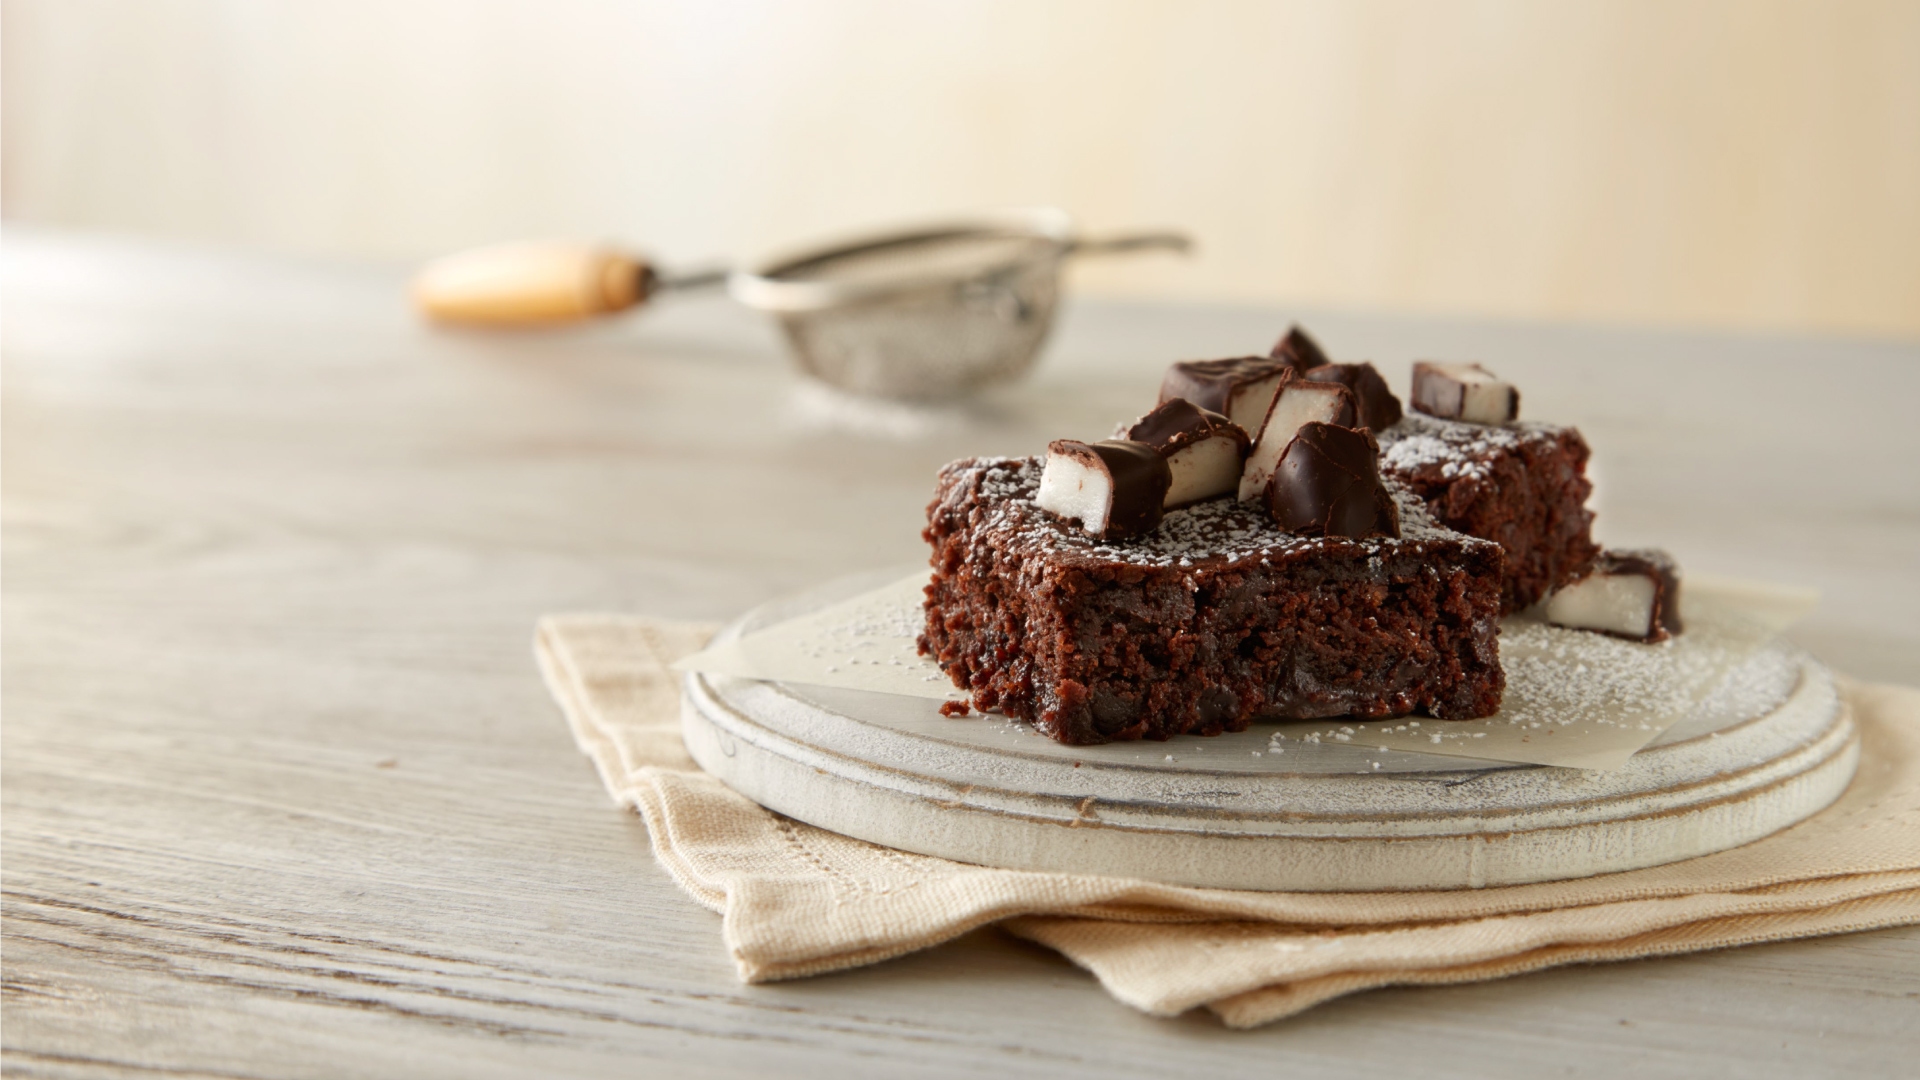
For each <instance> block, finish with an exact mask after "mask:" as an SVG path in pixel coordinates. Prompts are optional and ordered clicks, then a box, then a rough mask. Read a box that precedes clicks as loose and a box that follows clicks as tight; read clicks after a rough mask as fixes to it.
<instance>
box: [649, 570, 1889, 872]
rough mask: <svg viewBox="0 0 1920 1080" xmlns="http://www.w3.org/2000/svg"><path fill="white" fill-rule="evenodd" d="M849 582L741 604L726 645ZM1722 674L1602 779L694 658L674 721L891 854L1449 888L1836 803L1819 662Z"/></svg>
mask: <svg viewBox="0 0 1920 1080" xmlns="http://www.w3.org/2000/svg"><path fill="white" fill-rule="evenodd" d="M865 584H872V582H866V583H865ZM858 591H860V588H859V587H858V583H854V582H849V583H845V584H842V585H839V586H837V587H834V586H830V587H828V588H827V589H823V590H821V591H819V592H816V593H813V594H810V595H809V596H806V597H801V598H799V599H797V600H793V601H787V602H784V603H781V604H775V605H769V606H767V607H764V608H761V609H757V610H756V611H754V612H752V613H749V614H748V615H747V616H746V617H744V618H742V619H741V620H739V621H738V622H736V623H734V624H733V625H732V626H730V627H728V628H727V629H726V630H725V631H723V632H722V634H721V639H722V640H724V639H726V638H728V637H731V636H737V635H739V634H741V633H743V632H746V631H749V630H752V629H757V628H759V627H761V626H766V625H771V624H772V623H774V622H776V621H780V620H783V619H786V618H791V617H793V616H795V615H799V614H803V613H805V612H806V611H809V610H815V609H817V608H818V607H820V606H824V605H825V604H827V603H830V602H832V601H834V600H838V599H842V598H844V597H846V596H850V595H853V594H854V593H855V592H858ZM1729 685H1730V686H1734V685H1737V686H1738V687H1739V689H1738V691H1737V692H1723V693H1719V694H1716V695H1714V697H1713V698H1712V699H1710V700H1709V701H1707V702H1706V703H1704V704H1703V705H1702V707H1701V708H1700V710H1699V711H1698V712H1697V713H1696V714H1695V715H1693V716H1691V717H1689V718H1688V719H1686V720H1683V721H1681V722H1680V723H1679V724H1677V725H1675V726H1674V727H1673V728H1671V729H1669V730H1668V731H1667V732H1666V733H1665V734H1663V735H1662V736H1661V737H1660V738H1659V739H1656V740H1655V741H1654V742H1653V743H1652V744H1650V745H1649V746H1648V747H1647V748H1645V749H1643V750H1641V751H1640V752H1639V753H1638V754H1635V755H1634V756H1633V757H1632V759H1630V760H1629V762H1628V763H1627V765H1626V766H1625V767H1623V768H1620V769H1617V770H1613V771H1608V772H1600V771H1590V770H1582V769H1567V768H1555V767H1549V766H1541V765H1514V764H1508V763H1503V762H1493V761H1478V760H1473V759H1468V758H1461V757H1444V756H1439V755H1433V754H1424V753H1410V752H1405V751H1393V752H1386V751H1382V750H1377V749H1372V748H1369V747H1365V746H1358V745H1353V744H1342V743H1334V742H1326V743H1300V742H1297V741H1289V742H1288V743H1287V749H1286V752H1285V753H1284V754H1275V753H1271V752H1269V747H1268V740H1269V736H1270V734H1271V733H1272V732H1273V731H1274V730H1275V727H1276V725H1273V724H1255V725H1254V726H1253V727H1252V728H1251V729H1250V730H1248V731H1245V732H1240V733H1238V734H1229V735H1221V736H1215V737H1212V738H1199V737H1182V738H1179V739H1175V740H1173V741H1171V742H1165V743H1115V744H1109V745H1106V746H1062V745H1060V744H1058V743H1055V742H1053V741H1052V740H1050V739H1047V738H1045V737H1043V736H1041V735H1038V734H1036V733H1035V732H1034V731H1033V730H1032V729H1031V728H1029V727H1027V726H1025V725H1023V724H1020V723H1017V722H1015V721H1011V720H1008V719H1007V718H1006V717H1003V716H999V715H997V714H989V715H985V716H981V715H978V714H976V715H974V716H972V717H967V718H961V719H949V718H947V717H944V716H941V715H940V714H939V711H938V708H939V702H937V701H933V700H929V699H921V698H908V697H900V696H896V695H892V694H877V693H870V692H866V691H858V690H847V689H837V688H828V687H817V686H804V685H797V684H787V683H773V682H760V681H756V680H750V679H738V678H732V677H729V676H722V675H710V674H701V673H698V672H693V673H689V674H688V675H687V676H686V686H685V698H684V702H685V707H684V710H683V722H682V728H683V732H684V735H685V738H686V744H687V748H688V749H689V750H690V751H691V752H692V754H693V757H694V760H696V761H698V762H699V763H700V766H701V767H702V768H704V769H706V770H707V771H708V772H710V773H712V774H714V775H715V776H718V777H719V778H720V779H721V780H722V781H724V782H725V783H726V784H727V785H728V786H730V787H732V788H733V789H734V790H736V791H739V792H741V793H742V794H744V795H746V796H747V797H748V798H751V799H753V800H754V801H755V802H758V803H760V804H761V805H763V806H765V807H767V808H768V809H771V810H774V811H777V812H779V813H781V814H785V815H787V816H789V817H792V818H796V819H798V820H800V821H804V822H808V823H810V824H813V825H817V826H820V827H821V828H824V829H830V830H832V831H834V832H837V833H842V834H844V835H847V836H853V837H858V838H860V839H863V840H868V841H871V842H873V843H876V844H883V845H885V846H887V847H892V848H899V849H902V850H905V851H915V852H921V853H924V854H928V855H938V856H942V857H945V858H949V859H956V860H959V861H962V862H970V863H978V864H981V865H986V866H999V867H1007V868H1011V869H1020V870H1048V871H1067V872H1079V873H1092V874H1108V875H1115V876H1121V877H1134V878H1143V879H1146V880H1151V881H1161V882H1168V883H1172V884H1182V885H1200V886H1213V887H1219V888H1233V889H1280V890H1311V891H1344V890H1377V889H1451V888H1464V887H1482V886H1493V885H1517V884H1523V883H1526V882H1533V881H1552V880H1559V879H1564V878H1574V877H1585V876H1588V875H1591V874H1603V873H1610V872H1613V871H1620V870H1632V869H1637V868H1639V867H1643V866H1654V865H1658V864H1660V863H1667V862H1674V861H1677V860H1680V859H1687V858H1692V857H1694V856H1697V855H1705V854H1708V853H1711V852H1715V851H1721V850H1724V849H1726V848H1731V847H1736V846H1738V845H1740V844H1745V843H1748V842H1750V841H1753V840H1757V839H1759V838H1761V837H1763V836H1766V835H1768V834H1770V833H1773V832H1776V831H1778V830H1780V829H1783V828H1786V827H1787V826H1789V825H1792V824H1794V823H1795V822H1798V821H1801V820H1803V819H1805V818H1807V817H1809V816H1811V815H1813V814H1814V813H1817V812H1818V811H1820V810H1821V809H1823V808H1825V807H1826V806H1828V805H1829V804H1831V803H1832V802H1833V801H1834V800H1835V799H1837V798H1838V797H1839V796H1840V793H1841V792H1842V791H1844V790H1845V789H1846V786H1847V783H1848V782H1849V781H1850V780H1851V779H1852V778H1853V772H1854V766H1855V764H1856V763H1857V761H1858V758H1859V742H1858V739H1857V738H1856V736H1855V733H1854V728H1853V724H1852V721H1851V720H1850V719H1849V717H1848V715H1847V711H1846V709H1845V707H1844V705H1843V703H1842V702H1841V700H1840V698H1839V696H1838V694H1837V693H1836V691H1835V688H1834V684H1833V680H1832V677H1831V676H1830V675H1829V674H1828V672H1827V670H1826V668H1825V667H1823V666H1822V665H1821V664H1819V663H1818V662H1817V661H1815V660H1813V659H1812V658H1810V657H1808V656H1807V655H1806V654H1804V653H1802V652H1800V651H1798V650H1797V649H1794V648H1792V647H1790V646H1787V645H1785V644H1774V645H1771V646H1768V647H1767V648H1765V649H1763V650H1762V651H1761V652H1760V653H1758V654H1757V655H1755V656H1754V657H1753V658H1752V659H1751V660H1750V661H1749V662H1748V665H1747V667H1746V668H1745V669H1744V670H1743V671H1742V672H1741V674H1740V677H1739V678H1737V679H1735V680H1731V681H1730V684H1729ZM1322 726H1324V722H1322ZM1256 751H1260V753H1257V754H1256V753H1255V752H1256Z"/></svg>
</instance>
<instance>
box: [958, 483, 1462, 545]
mask: <svg viewBox="0 0 1920 1080" xmlns="http://www.w3.org/2000/svg"><path fill="white" fill-rule="evenodd" d="M1041 468H1042V465H1041V461H1040V459H1038V458H968V459H965V460H961V461H956V462H953V463H951V464H949V465H947V466H946V467H945V468H944V469H942V470H941V490H942V491H944V492H946V493H947V496H946V498H947V499H948V500H964V501H965V502H966V503H968V504H971V505H970V508H971V509H972V511H973V512H976V513H984V514H986V515H987V519H986V520H985V521H982V522H980V523H979V526H978V528H979V530H980V532H981V533H984V534H988V535H994V536H996V538H997V539H998V541H999V543H1000V544H1001V545H1003V547H1004V550H1007V551H1009V552H1012V553H1021V554H1036V555H1038V554H1044V555H1045V556H1046V557H1047V558H1048V560H1049V561H1050V562H1052V563H1054V564H1056V565H1060V566H1066V567H1079V568H1084V569H1099V568H1109V567H1115V566H1128V567H1139V568H1142V569H1187V568H1190V567H1198V566H1206V567H1210V568H1226V567H1232V566H1238V565H1243V564H1246V563H1249V562H1256V563H1257V562H1261V561H1275V560H1281V559H1286V560H1291V559H1296V558H1315V557H1318V556H1320V555H1322V554H1326V553H1333V552H1340V553H1348V554H1360V555H1374V554H1380V553H1383V552H1387V551H1390V550H1405V548H1404V545H1406V544H1408V543H1418V542H1420V541H1445V542H1448V543H1451V544H1459V543H1462V542H1464V543H1467V544H1470V545H1472V544H1482V543H1486V541H1481V540H1474V539H1472V538H1470V537H1465V536H1462V535H1461V534H1460V533H1457V532H1454V531H1453V530H1451V529H1446V528H1443V527H1441V526H1440V525H1438V524H1436V523H1435V522H1434V519H1433V515H1432V514H1431V513H1429V512H1428V510H1427V506H1426V503H1425V502H1424V501H1422V500H1421V499H1420V498H1419V497H1418V496H1416V495H1414V494H1413V493H1412V492H1411V491H1409V490H1407V488H1405V487H1404V486H1402V485H1400V484H1398V483H1396V482H1395V481H1393V480H1392V479H1385V485H1386V488H1387V491H1388V492H1389V494H1390V495H1391V496H1392V498H1393V500H1394V503H1395V505H1396V506H1397V508H1398V509H1399V513H1400V530H1401V535H1400V538H1399V539H1395V538H1392V537H1383V536H1373V537H1366V538H1363V539H1354V538H1349V537H1339V536H1332V537H1329V536H1297V535H1295V534H1293V533H1289V532H1286V531H1284V530H1282V529H1281V528H1280V527H1279V526H1278V525H1275V524H1274V522H1273V519H1272V517H1271V516H1270V515H1269V514H1268V513H1267V511H1266V508H1265V507H1264V506H1261V505H1260V504H1258V503H1253V502H1240V501H1238V500H1236V499H1214V500H1211V501H1208V502H1202V503H1196V504H1194V505H1192V506H1188V507H1185V508H1183V509H1178V510H1169V511H1167V514H1166V516H1165V517H1164V518H1163V519H1162V520H1161V522H1160V527H1159V528H1157V529H1155V530H1153V531H1152V532H1149V533H1147V534H1145V535H1143V536H1138V537H1134V538H1131V539H1128V540H1124V541H1120V542H1117V543H1115V542H1102V541H1100V540H1097V539H1095V538H1093V537H1091V536H1088V535H1087V534H1086V533H1085V532H1084V531H1081V530H1079V529H1077V528H1075V527H1074V526H1073V524H1072V523H1071V522H1068V521H1064V520H1062V519H1061V518H1059V517H1056V516H1055V515H1053V514H1050V513H1048V512H1046V511H1045V510H1042V509H1040V508H1039V507H1038V506H1036V505H1034V502H1033V496H1034V494H1035V492H1036V491H1038V489H1039V486H1040V473H1041ZM951 508H952V509H954V510H961V511H962V512H963V513H964V512H965V508H963V507H962V506H960V505H954V506H952V507H951Z"/></svg>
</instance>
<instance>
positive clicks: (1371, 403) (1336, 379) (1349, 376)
mask: <svg viewBox="0 0 1920 1080" xmlns="http://www.w3.org/2000/svg"><path fill="white" fill-rule="evenodd" d="M1306 377H1307V378H1308V379H1309V380H1311V381H1313V382H1330V383H1339V384H1340V385H1341V386H1344V387H1346V388H1347V390H1348V391H1349V392H1351V393H1352V394H1353V401H1354V407H1355V408H1356V409H1358V410H1359V413H1360V422H1361V423H1362V424H1365V425H1366V426H1367V427H1368V428H1370V429H1372V430H1374V431H1385V430H1387V429H1388V428H1390V427H1392V426H1393V425H1395V424H1397V423H1399V422H1400V416H1401V412H1400V399H1399V398H1397V397H1394V396H1393V391H1392V390H1390V389H1388V388H1387V380H1386V379H1384V378H1382V377H1381V375H1380V373H1379V372H1378V371H1376V370H1374V366H1373V365H1372V364H1367V363H1360V364H1322V365H1320V366H1319V367H1317V368H1314V369H1312V370H1311V371H1308V372H1307V373H1306Z"/></svg>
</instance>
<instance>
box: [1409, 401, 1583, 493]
mask: <svg viewBox="0 0 1920 1080" xmlns="http://www.w3.org/2000/svg"><path fill="white" fill-rule="evenodd" d="M1564 430H1566V429H1564V428H1561V427H1558V426H1555V425H1553V424H1540V423H1533V422H1527V421H1522V422H1518V423H1512V424H1463V423H1461V422H1459V421H1457V420H1441V419H1438V418H1436V417H1432V416H1421V415H1419V414H1418V413H1408V414H1407V415H1406V416H1404V417H1402V418H1401V420H1400V422H1399V423H1397V424H1395V425H1393V426H1392V427H1390V428H1388V429H1387V430H1385V431H1382V432H1381V433H1380V470H1381V472H1383V473H1390V474H1394V475H1401V476H1407V475H1413V474H1420V473H1433V474H1435V475H1437V476H1439V477H1440V478H1441V479H1443V480H1454V479H1458V478H1462V477H1466V478H1473V479H1485V478H1486V477H1487V476H1489V475H1491V467H1492V466H1491V463H1492V462H1493V461H1494V460H1495V459H1496V458H1500V457H1503V456H1505V455H1506V454H1507V453H1510V452H1512V451H1513V450H1514V449H1515V448H1517V447H1519V446H1520V445H1521V443H1523V442H1526V441H1528V440H1533V439H1549V440H1552V439H1558V438H1559V436H1560V433H1561V432H1562V431H1564Z"/></svg>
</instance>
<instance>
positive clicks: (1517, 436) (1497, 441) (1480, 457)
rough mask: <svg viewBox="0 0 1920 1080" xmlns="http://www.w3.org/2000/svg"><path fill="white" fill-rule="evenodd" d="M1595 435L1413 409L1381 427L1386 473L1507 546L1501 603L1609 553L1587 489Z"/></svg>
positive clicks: (1465, 527)
mask: <svg viewBox="0 0 1920 1080" xmlns="http://www.w3.org/2000/svg"><path fill="white" fill-rule="evenodd" d="M1587 457H1588V451H1587V443H1586V440H1585V439H1582V438H1581V437H1580V432H1579V431H1577V430H1575V429H1574V428H1570V427H1558V426H1556V425H1553V424H1534V423H1515V424H1498V425H1490V424H1465V423H1459V422H1457V421H1452V420H1439V419H1435V418H1434V417H1430V416H1420V415H1418V414H1414V413H1408V414H1407V415H1406V417H1405V418H1403V419H1402V420H1401V421H1400V422H1399V423H1398V424H1395V425H1394V426H1392V427H1390V428H1388V429H1386V430H1385V431H1382V432H1381V433H1380V473H1381V475H1383V476H1390V477H1392V478H1394V479H1396V480H1398V481H1400V482H1401V483H1402V484H1405V485H1406V486H1407V487H1409V488H1411V489H1412V490H1413V491H1414V493H1415V494H1417V495H1419V496H1420V497H1421V498H1422V499H1424V500H1425V501H1426V504H1427V508H1428V510H1430V511H1431V512H1432V513H1433V516H1434V517H1435V518H1436V519H1438V521H1439V522H1440V524H1442V525H1445V526H1446V527H1447V528H1449V529H1453V530H1456V531H1458V532H1463V533H1466V534H1467V535H1468V536H1477V537H1480V538H1481V539H1483V540H1492V541H1493V542H1495V543H1497V544H1499V545H1500V547H1501V548H1502V549H1504V550H1505V551H1506V553H1507V568H1506V579H1505V581H1504V583H1503V584H1502V586H1501V612H1502V613H1503V614H1511V613H1512V612H1515V611H1519V610H1520V609H1522V608H1526V607H1531V606H1532V605H1534V604H1535V603H1538V602H1539V601H1540V599H1541V598H1542V597H1544V596H1546V595H1547V593H1548V592H1550V591H1552V590H1553V589H1555V588H1557V587H1559V586H1561V585H1565V584H1566V583H1568V582H1570V581H1575V580H1577V579H1579V578H1580V577H1581V576H1582V575H1584V574H1586V572H1587V571H1588V569H1589V568H1591V567H1592V566H1593V560H1594V556H1596V555H1598V554H1599V553H1600V549H1599V547H1598V546H1597V545H1596V544H1594V542H1593V514H1592V512H1591V511H1589V510H1588V509H1587V496H1588V495H1590V494H1592V493H1593V485H1592V484H1591V483H1589V482H1588V481H1587Z"/></svg>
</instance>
